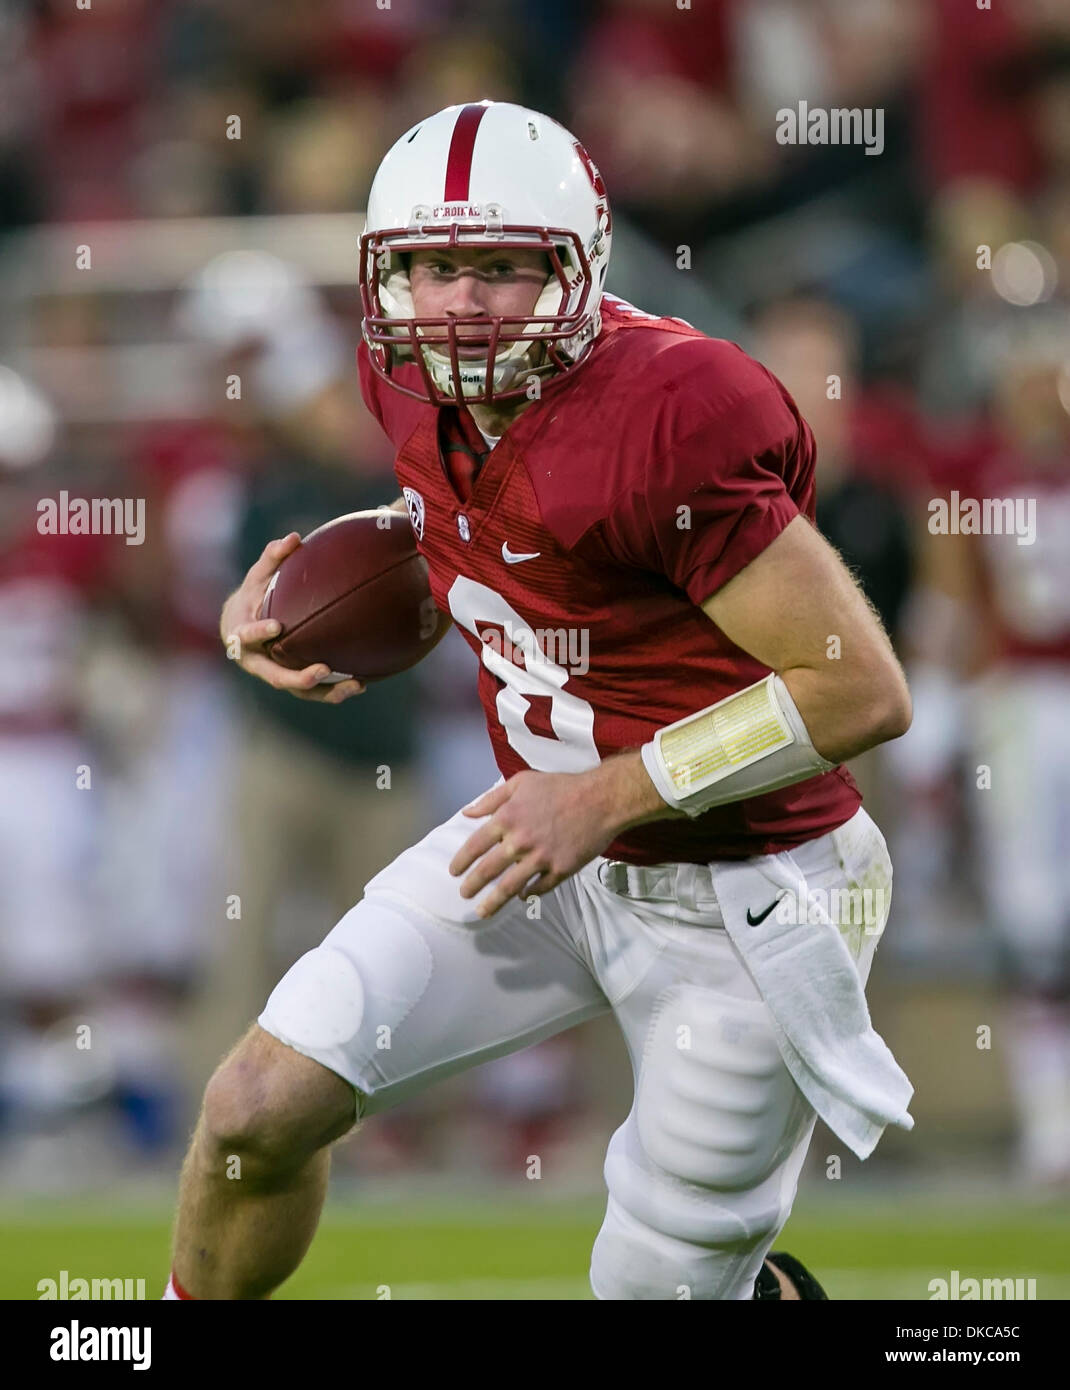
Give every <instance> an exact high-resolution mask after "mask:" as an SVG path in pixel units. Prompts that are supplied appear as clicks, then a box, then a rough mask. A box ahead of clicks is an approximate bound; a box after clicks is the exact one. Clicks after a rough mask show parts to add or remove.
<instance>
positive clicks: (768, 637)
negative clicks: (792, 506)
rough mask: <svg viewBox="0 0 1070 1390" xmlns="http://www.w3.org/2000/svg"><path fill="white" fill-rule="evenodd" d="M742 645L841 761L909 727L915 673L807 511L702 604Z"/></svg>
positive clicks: (816, 741) (822, 749)
mask: <svg viewBox="0 0 1070 1390" xmlns="http://www.w3.org/2000/svg"><path fill="white" fill-rule="evenodd" d="M702 608H703V611H704V612H705V614H706V616H707V617H708V618H710V619H711V620H712V621H713V622H715V623H716V624H717V626H718V627H719V628H720V629H721V631H722V632H723V633H724V634H725V636H726V637H728V638H729V639H730V640H731V641H733V642H735V643H736V645H737V646H739V647H742V648H743V650H744V651H746V652H749V654H750V655H751V656H753V657H755V658H756V659H757V660H758V661H760V662H762V663H763V665H765V666H768V667H769V669H770V670H771V671H775V672H776V673H777V674H778V675H779V676H780V677H781V678H782V679H783V681H784V684H785V685H786V686H787V687H788V690H789V691H790V692H791V696H792V698H793V699H794V701H795V703H796V705H797V707H798V710H799V713H800V714H801V715H802V717H803V720H804V721H805V723H806V728H807V731H808V733H809V735H810V738H811V741H812V742H813V745H814V747H815V748H816V749H817V751H818V753H820V754H821V755H822V757H824V758H826V759H827V760H828V761H829V762H832V763H841V762H845V761H846V760H847V759H848V758H854V757H857V756H858V754H859V753H864V752H865V751H866V749H867V748H873V747H875V746H876V745H877V744H878V743H884V742H885V741H886V740H888V739H892V738H899V737H900V736H901V735H902V734H905V733H906V731H907V729H909V728H910V721H911V703H910V692H909V690H908V689H907V683H906V677H905V676H904V675H903V671H902V668H901V666H900V665H899V662H898V660H897V659H896V656H895V653H894V652H893V651H892V646H891V643H890V642H889V641H888V638H887V636H886V634H885V632H884V629H883V628H882V626H881V622H880V619H879V618H878V617H877V614H876V613H875V612H874V610H873V608H872V606H871V605H870V603H869V602H868V600H867V599H866V597H865V595H864V594H863V593H862V591H861V589H859V587H858V585H857V584H856V583H855V582H854V580H853V579H852V578H851V575H850V574H849V572H848V570H847V568H846V567H845V565H844V564H843V562H842V560H840V558H839V556H838V555H837V554H836V552H835V551H834V550H833V549H832V547H831V546H830V545H829V543H828V542H827V541H826V540H825V539H824V538H823V537H822V536H821V534H820V533H819V532H818V531H817V530H815V529H814V527H813V526H811V525H810V524H809V522H808V521H806V520H805V518H803V517H801V516H800V517H796V518H795V520H794V521H791V522H789V523H788V525H787V526H786V527H785V528H784V530H783V531H782V532H781V533H780V535H779V536H778V537H777V538H776V540H774V541H773V542H772V543H771V544H770V545H769V546H767V547H766V549H765V550H763V551H762V553H761V554H760V555H758V556H757V557H756V558H755V559H754V560H752V561H751V563H750V564H749V565H747V566H746V568H745V569H743V570H741V571H740V573H739V574H738V575H736V576H735V578H734V579H730V580H729V581H728V583H727V584H725V585H724V587H723V588H722V589H719V590H718V591H717V593H715V594H713V595H712V596H711V597H710V598H709V599H707V600H706V602H705V603H704V604H703V605H702Z"/></svg>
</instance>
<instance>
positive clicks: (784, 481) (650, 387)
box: [357, 296, 861, 864]
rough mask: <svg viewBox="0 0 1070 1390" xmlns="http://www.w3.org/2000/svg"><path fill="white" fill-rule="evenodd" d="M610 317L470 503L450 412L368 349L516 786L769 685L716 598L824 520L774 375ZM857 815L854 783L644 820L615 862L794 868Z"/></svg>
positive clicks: (684, 332)
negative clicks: (799, 532)
mask: <svg viewBox="0 0 1070 1390" xmlns="http://www.w3.org/2000/svg"><path fill="white" fill-rule="evenodd" d="M602 317H603V326H602V331H601V333H600V335H599V337H598V339H597V340H596V342H595V345H594V347H593V348H592V349H591V351H590V353H589V354H588V357H587V358H586V360H585V361H583V362H582V363H581V364H580V365H579V366H578V367H576V368H575V369H574V370H573V371H572V372H569V373H567V374H565V375H563V376H559V377H557V378H554V379H552V380H550V381H549V382H544V383H543V386H542V398H541V400H538V401H535V402H534V403H533V404H532V405H530V406H529V407H528V408H527V409H526V410H525V411H524V412H523V413H522V414H521V415H520V416H519V417H518V418H517V419H516V420H515V421H514V422H513V423H512V424H511V425H510V426H509V428H508V429H507V430H506V432H505V434H504V435H503V436H502V439H501V442H500V443H499V444H497V445H496V446H495V448H494V449H493V450H492V451H491V453H490V454H489V456H488V457H487V460H486V462H485V463H484V464H483V467H482V469H481V470H480V472H479V474H478V476H477V477H476V480H475V486H474V488H473V489H472V492H471V495H470V497H468V498H467V500H464V501H462V499H461V498H460V497H459V496H458V494H457V493H456V492H455V491H454V488H453V486H452V485H451V483H450V481H449V477H448V474H447V472H446V470H445V467H444V465H443V461H442V454H441V449H440V444H441V438H442V431H443V427H444V421H443V419H441V418H440V417H445V416H446V414H447V411H449V410H452V409H454V407H442V408H436V407H434V406H431V405H426V404H423V403H421V402H420V401H417V400H413V399H411V398H409V397H406V396H403V395H401V394H400V393H399V392H397V391H393V390H391V388H390V387H389V386H387V385H386V384H385V383H384V382H382V381H381V380H380V379H379V378H378V377H377V376H376V375H375V374H374V372H373V371H372V370H371V366H370V364H369V362H368V359H367V353H366V349H365V347H364V345H363V344H361V347H360V349H359V350H358V354H357V356H358V362H359V365H360V374H361V388H362V391H363V394H364V399H365V401H366V402H367V405H368V407H369V409H370V410H371V411H372V413H373V414H374V415H375V417H376V418H377V419H378V421H379V423H380V424H381V425H382V427H383V429H384V430H385V431H386V433H387V434H388V435H389V437H390V439H391V440H392V442H393V444H394V446H395V448H396V450H397V458H396V461H395V465H394V467H395V472H396V473H397V477H398V480H399V482H400V483H401V485H402V488H403V490H404V492H405V495H406V498H407V500H408V503H409V511H410V515H411V516H413V518H414V525H415V529H416V532H417V541H418V544H419V547H420V549H421V551H422V552H423V554H424V555H425V556H426V558H427V563H428V567H429V569H430V573H431V589H432V593H433V594H434V598H435V602H436V604H437V605H438V606H439V608H441V609H442V610H443V611H445V612H449V613H451V614H452V615H453V618H454V621H455V622H456V624H457V626H458V627H459V628H460V630H461V632H462V634H463V635H464V636H465V638H466V640H467V641H468V643H469V645H470V646H471V647H472V649H473V651H475V652H476V653H477V654H478V655H479V656H480V658H481V662H480V672H479V690H480V696H481V699H482V702H483V707H484V710H485V712H486V716H487V723H488V726H489V729H490V736H491V741H492V743H493V745H494V753H495V757H496V759H497V763H498V766H499V768H500V769H501V771H502V773H503V775H504V776H506V777H511V776H512V775H513V774H514V773H516V772H520V771H522V770H523V769H524V768H533V769H536V770H539V771H546V772H579V771H582V770H584V769H585V768H589V767H593V766H595V765H596V764H597V763H598V762H599V761H600V760H601V759H602V758H604V757H606V756H607V755H609V754H612V753H616V752H621V751H623V750H624V749H628V748H638V747H639V746H640V745H641V744H644V743H646V742H648V741H649V740H650V739H651V738H652V737H653V735H654V733H655V732H656V731H657V730H658V729H659V728H661V727H662V726H663V725H665V724H671V723H673V722H674V721H675V720H677V719H681V718H683V717H684V716H685V715H688V714H693V713H695V712H696V711H698V710H701V709H705V708H706V706H708V705H712V704H713V703H714V702H715V701H717V700H720V699H722V698H723V697H724V696H726V695H730V694H732V693H733V692H734V691H736V690H740V689H742V688H743V687H745V686H748V685H752V684H753V683H754V682H755V681H757V680H760V679H761V678H762V677H763V676H766V675H768V668H766V667H764V666H763V665H762V664H761V663H760V662H758V661H755V660H754V659H753V658H752V657H750V656H748V655H747V653H746V652H744V651H741V650H740V648H739V647H737V646H735V645H734V643H732V642H730V641H729V640H728V638H727V637H725V635H724V634H723V633H722V632H721V631H720V630H719V629H718V628H717V627H716V626H715V625H714V624H713V623H711V622H710V620H709V619H708V618H707V617H706V615H705V614H704V613H703V612H702V610H701V608H700V607H699V606H698V605H699V604H701V603H702V602H704V601H705V600H706V599H707V598H709V596H710V595H711V594H713V593H714V592H716V590H717V589H719V588H720V587H721V586H722V585H724V584H725V583H727V581H728V580H729V579H731V578H732V576H733V575H734V574H736V573H737V572H738V571H739V570H741V569H742V568H743V567H744V566H745V565H746V564H748V563H749V562H750V561H751V560H753V559H754V557H755V556H756V555H758V554H759V553H760V552H761V551H762V550H764V549H765V547H766V546H767V545H769V543H770V542H771V541H772V540H774V539H775V538H776V536H777V535H779V533H780V532H781V531H782V530H783V528H784V527H785V526H786V525H787V524H788V522H789V521H791V520H792V518H793V517H795V516H798V515H799V514H800V513H802V514H803V515H805V516H807V517H809V518H810V519H811V520H813V516H814V442H813V436H812V435H811V433H810V430H809V427H808V426H807V425H806V423H805V421H804V420H803V419H802V418H801V417H800V415H799V414H798V411H797V410H796V408H795V404H794V402H793V401H792V400H791V397H790V396H789V395H788V393H787V392H786V391H785V390H784V388H783V387H782V386H781V385H780V384H779V382H777V381H776V379H775V378H774V377H773V376H772V375H771V374H770V373H769V372H767V371H766V370H765V368H764V367H761V366H759V364H758V363H757V362H755V361H753V360H752V359H751V358H750V357H748V356H747V355H746V353H744V352H743V351H742V349H740V348H739V347H737V346H736V345H735V344H733V343H728V342H724V341H722V340H719V339H713V338H708V337H706V335H705V334H703V333H701V332H699V330H697V329H695V328H692V327H691V326H690V325H688V324H684V323H682V322H680V321H679V320H675V319H659V318H655V317H654V316H652V315H649V314H644V313H643V312H642V311H641V310H637V309H635V308H634V307H633V306H631V305H629V304H626V303H625V302H624V301H622V300H619V299H616V298H615V297H613V296H606V298H605V299H604V300H603V313H602ZM402 370H403V371H404V372H406V373H415V372H416V368H415V367H414V366H412V365H411V364H409V365H408V366H406V367H404V368H403V369H402ZM402 379H403V380H405V378H402ZM860 802H861V797H860V795H859V792H858V788H857V787H856V786H855V783H854V781H853V779H852V778H851V776H850V774H849V773H848V772H847V771H846V770H845V769H843V768H837V769H836V770H835V771H833V772H830V773H828V774H825V775H823V776H819V777H813V778H810V779H808V780H807V781H805V782H799V783H796V784H795V785H794V786H791V787H786V788H784V789H783V790H781V791H776V792H770V793H767V794H766V795H764V796H756V797H751V798H749V799H747V800H745V801H739V802H733V803H731V804H730V805H727V806H721V807H716V808H714V809H713V810H710V811H707V812H706V813H705V814H704V815H702V816H699V817H696V818H695V819H694V820H687V821H685V820H682V819H673V820H666V821H655V822H650V823H648V824H646V825H641V826H637V827H636V828H634V829H632V830H629V831H627V832H625V833H624V834H623V835H621V836H620V837H619V839H617V840H615V841H614V843H613V844H612V845H610V846H609V848H608V849H607V850H606V854H607V855H608V856H609V857H611V858H616V859H623V860H626V861H627V862H629V863H633V864H658V863H671V862H677V861H683V862H692V863H708V862H710V861H711V860H715V859H744V858H749V857H750V856H752V855H756V854H769V853H776V852H778V851H780V850H783V849H790V848H791V847H792V846H794V845H798V844H801V843H802V842H803V841H805V840H810V839H813V838H814V837H816V836H818V835H822V834H824V833H825V832H826V831H829V830H832V829H834V828H835V827H836V826H838V825H841V824H842V823H843V822H844V821H845V820H847V819H848V818H849V817H850V816H851V815H853V814H854V812H855V811H856V810H857V808H858V806H859V804H860Z"/></svg>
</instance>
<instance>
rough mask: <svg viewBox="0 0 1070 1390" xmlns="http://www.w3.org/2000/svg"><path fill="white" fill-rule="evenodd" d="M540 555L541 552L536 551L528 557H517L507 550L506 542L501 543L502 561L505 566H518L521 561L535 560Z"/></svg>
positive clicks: (507, 544)
mask: <svg viewBox="0 0 1070 1390" xmlns="http://www.w3.org/2000/svg"><path fill="white" fill-rule="evenodd" d="M541 554H542V551H541V550H536V551H533V552H532V554H530V555H517V554H516V553H515V552H514V551H512V550H510V549H509V542H508V541H502V559H503V560H504V561H505V563H506V564H507V565H519V564H520V562H521V560H537V559H538V558H539V556H540V555H541Z"/></svg>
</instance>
